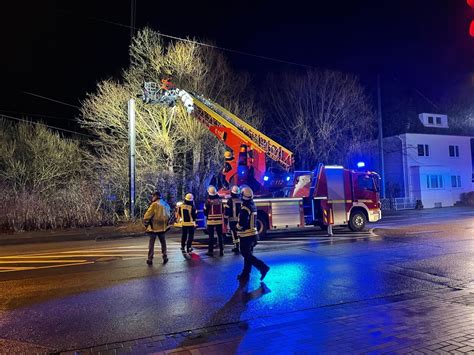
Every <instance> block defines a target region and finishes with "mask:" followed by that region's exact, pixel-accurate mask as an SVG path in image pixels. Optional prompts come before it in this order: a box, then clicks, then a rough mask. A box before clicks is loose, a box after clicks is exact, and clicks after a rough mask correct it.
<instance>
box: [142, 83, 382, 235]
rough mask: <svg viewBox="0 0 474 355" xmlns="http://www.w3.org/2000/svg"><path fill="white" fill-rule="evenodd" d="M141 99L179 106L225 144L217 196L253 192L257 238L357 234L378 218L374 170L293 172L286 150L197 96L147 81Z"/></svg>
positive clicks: (328, 168)
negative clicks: (337, 231) (311, 231)
mask: <svg viewBox="0 0 474 355" xmlns="http://www.w3.org/2000/svg"><path fill="white" fill-rule="evenodd" d="M164 82H165V83H169V81H166V80H165V81H164ZM142 98H143V101H144V102H145V103H149V104H161V105H167V106H170V107H173V106H175V105H176V104H178V103H179V102H181V104H182V105H183V106H184V107H185V108H186V110H187V112H188V113H189V114H191V115H193V116H194V117H195V118H196V119H198V120H199V121H200V122H201V123H202V124H203V125H205V126H206V127H207V128H208V129H209V131H210V132H211V133H213V134H214V135H215V136H216V137H217V138H218V139H219V140H220V141H222V142H223V143H224V144H225V145H226V148H227V151H226V154H225V165H224V168H223V170H222V176H223V177H224V179H223V184H222V185H223V186H222V188H220V190H219V194H220V195H221V196H223V197H225V196H226V195H228V190H229V187H230V186H231V185H239V186H241V185H249V186H250V187H251V188H252V189H253V190H254V192H255V196H256V198H255V203H256V206H257V228H258V230H259V234H260V236H261V237H264V236H265V235H266V233H267V231H271V230H282V229H289V228H304V227H305V226H308V225H313V226H319V227H320V228H322V229H326V228H327V226H329V225H347V226H349V228H350V229H351V230H353V231H360V230H363V229H364V228H365V226H366V223H367V222H376V221H378V220H379V219H380V218H381V217H382V216H381V209H380V207H381V206H380V195H379V181H380V178H379V175H378V174H377V173H375V172H370V171H365V172H363V171H355V170H350V169H345V168H344V167H342V166H332V165H323V164H320V165H319V166H318V167H317V168H316V169H314V170H313V171H294V154H293V153H292V152H291V151H290V150H288V149H287V148H285V147H284V146H282V145H281V144H279V143H278V142H276V141H274V140H273V139H271V138H269V137H268V136H266V135H265V134H263V133H262V132H260V131H259V130H257V129H255V128H254V127H252V126H251V125H249V124H248V123H246V122H245V121H244V120H242V119H240V118H239V117H237V116H236V115H234V114H233V113H231V112H230V111H228V110H226V109H225V108H224V107H222V106H220V105H219V104H217V103H215V102H213V101H212V100H210V99H208V98H205V97H203V96H202V95H199V94H196V93H193V92H190V91H185V90H182V89H179V88H176V87H174V86H170V85H161V86H159V85H157V84H156V83H153V82H148V83H145V86H144V89H143V97H142ZM267 159H269V160H271V161H273V162H275V163H277V164H278V165H279V166H281V168H282V169H281V170H282V172H279V173H272V172H268V171H267V170H266V161H267Z"/></svg>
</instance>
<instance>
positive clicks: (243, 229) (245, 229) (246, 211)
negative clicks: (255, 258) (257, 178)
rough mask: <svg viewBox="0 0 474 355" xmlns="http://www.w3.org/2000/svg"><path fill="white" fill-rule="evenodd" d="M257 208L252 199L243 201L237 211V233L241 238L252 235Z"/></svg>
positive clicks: (254, 232) (255, 227)
mask: <svg viewBox="0 0 474 355" xmlns="http://www.w3.org/2000/svg"><path fill="white" fill-rule="evenodd" d="M256 222H257V208H256V207H255V204H254V203H253V201H251V202H250V203H247V201H245V202H244V203H243V205H242V209H241V210H240V213H239V223H238V224H237V230H238V235H239V237H241V238H245V237H254V236H256V235H258V231H257V225H256Z"/></svg>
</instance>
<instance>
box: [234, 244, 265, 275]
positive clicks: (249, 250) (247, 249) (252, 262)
mask: <svg viewBox="0 0 474 355" xmlns="http://www.w3.org/2000/svg"><path fill="white" fill-rule="evenodd" d="M256 238H257V237H256V236H251V237H240V254H242V256H243V257H244V269H243V270H242V274H244V275H249V274H250V271H251V270H252V266H255V267H256V268H257V269H258V271H260V272H262V271H263V270H265V269H266V268H267V265H266V264H265V263H264V262H263V261H262V260H260V259H258V258H257V257H255V256H254V255H253V247H254V245H255V242H256Z"/></svg>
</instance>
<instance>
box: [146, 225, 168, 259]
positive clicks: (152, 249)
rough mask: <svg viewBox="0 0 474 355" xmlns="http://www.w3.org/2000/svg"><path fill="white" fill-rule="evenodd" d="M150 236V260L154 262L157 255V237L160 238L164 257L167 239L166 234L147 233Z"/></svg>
mask: <svg viewBox="0 0 474 355" xmlns="http://www.w3.org/2000/svg"><path fill="white" fill-rule="evenodd" d="M147 234H148V235H149V236H150V241H149V243H148V260H153V256H154V255H155V241H156V237H158V238H159V240H160V244H161V254H163V257H164V256H165V255H166V239H165V232H152V233H147Z"/></svg>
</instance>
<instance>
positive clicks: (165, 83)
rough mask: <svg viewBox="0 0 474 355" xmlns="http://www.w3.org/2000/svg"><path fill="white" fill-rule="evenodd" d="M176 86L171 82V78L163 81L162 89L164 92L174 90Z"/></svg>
mask: <svg viewBox="0 0 474 355" xmlns="http://www.w3.org/2000/svg"><path fill="white" fill-rule="evenodd" d="M175 87H176V86H175V85H174V84H173V83H172V82H171V79H170V78H166V79H161V85H160V89H161V90H162V91H168V90H172V89H174V88H175Z"/></svg>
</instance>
